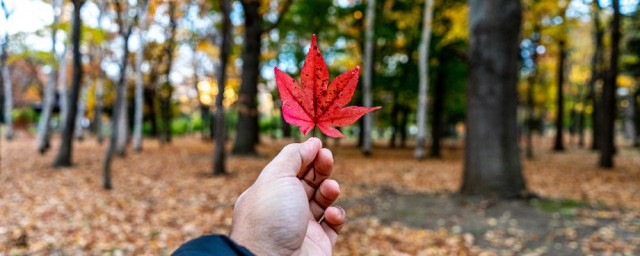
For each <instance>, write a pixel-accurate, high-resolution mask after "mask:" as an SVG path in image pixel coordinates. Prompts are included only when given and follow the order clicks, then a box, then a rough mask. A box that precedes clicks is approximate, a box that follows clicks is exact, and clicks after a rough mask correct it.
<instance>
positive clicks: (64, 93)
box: [58, 45, 69, 130]
mask: <svg viewBox="0 0 640 256" xmlns="http://www.w3.org/2000/svg"><path fill="white" fill-rule="evenodd" d="M68 51H69V46H68V45H65V46H64V50H63V51H62V58H60V64H59V66H58V67H59V70H58V72H59V74H58V107H59V108H60V109H59V115H58V116H59V119H60V121H59V122H60V123H59V128H60V129H61V130H62V127H63V126H64V120H66V119H67V115H68V114H69V103H68V102H69V100H68V99H69V93H68V85H67V83H68V81H67V75H68V74H69V65H68V64H67V60H68V56H67V55H68V53H69V52H68Z"/></svg>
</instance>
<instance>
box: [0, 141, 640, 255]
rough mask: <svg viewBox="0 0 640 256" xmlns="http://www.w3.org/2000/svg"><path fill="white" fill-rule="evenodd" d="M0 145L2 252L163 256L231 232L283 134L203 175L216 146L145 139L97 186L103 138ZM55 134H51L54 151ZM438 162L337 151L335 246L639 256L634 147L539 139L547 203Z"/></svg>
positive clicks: (448, 160) (457, 158)
mask: <svg viewBox="0 0 640 256" xmlns="http://www.w3.org/2000/svg"><path fill="white" fill-rule="evenodd" d="M21 136H22V137H21V138H20V139H17V140H14V141H10V142H9V141H2V142H1V144H0V153H1V162H0V216H2V218H0V255H23V254H29V255H78V254H79V255H167V254H170V253H171V252H172V251H173V250H175V248H177V247H178V246H179V245H180V244H181V243H183V242H184V241H186V240H188V239H192V238H195V237H198V236H200V235H202V234H207V233H211V232H214V233H223V234H226V233H228V231H229V228H230V225H231V213H232V210H233V209H232V207H233V204H234V202H235V200H236V198H237V196H238V195H240V193H241V192H242V191H243V190H244V189H246V188H247V187H248V186H249V185H250V184H251V183H252V181H253V180H254V179H255V177H256V176H257V175H258V173H259V171H260V170H261V169H262V168H263V166H264V165H265V164H266V163H267V162H268V161H269V160H270V159H271V158H273V157H274V156H275V155H276V154H277V152H278V151H279V149H280V148H282V146H283V145H285V144H286V143H290V142H291V141H288V140H271V139H269V138H264V139H263V142H262V143H261V145H260V146H259V153H260V156H258V157H237V156H230V158H229V159H228V169H229V174H228V175H226V176H223V177H213V176H211V175H209V172H210V168H211V159H212V148H213V146H212V143H211V142H210V141H209V142H207V141H202V140H200V139H199V138H197V137H195V136H192V137H181V138H177V139H175V140H174V141H173V142H172V143H171V144H169V145H160V144H158V143H157V142H156V141H154V140H146V141H145V144H144V150H143V152H142V153H140V154H136V153H133V152H129V153H128V154H127V156H126V157H125V158H117V159H116V160H115V161H114V174H113V175H114V180H113V183H114V190H112V191H104V190H103V189H102V188H101V182H102V176H101V175H102V174H101V164H102V159H103V156H104V150H105V148H106V145H99V144H97V143H96V142H95V140H94V139H93V138H90V139H87V140H85V141H82V142H78V143H76V144H75V146H74V147H75V149H74V152H75V153H74V162H75V163H76V164H75V166H74V167H72V168H67V169H53V168H51V167H50V166H51V163H52V160H53V157H54V153H55V152H53V151H51V152H48V153H47V154H46V155H44V156H40V155H39V154H37V153H36V149H35V138H32V137H28V136H27V135H21ZM57 143H58V141H57V140H55V139H54V147H53V148H54V149H55V148H56V146H57ZM447 145H448V146H446V147H445V151H444V156H443V158H441V159H427V160H424V161H416V160H413V158H412V155H413V154H412V150H411V149H410V148H406V149H390V148H387V147H383V146H382V144H381V145H378V147H376V148H375V149H374V154H373V156H371V157H364V156H362V154H361V153H360V151H359V150H357V148H356V147H355V146H353V143H352V142H349V141H345V142H342V143H341V144H340V145H334V143H333V141H329V142H328V143H327V145H326V146H327V147H329V148H330V149H331V150H332V151H333V153H334V156H335V160H336V166H335V169H334V175H333V178H335V179H336V180H338V181H339V182H340V183H341V190H342V194H343V196H342V197H341V199H340V200H339V202H338V204H339V205H341V206H343V207H344V208H345V209H346V211H347V214H348V223H347V225H346V227H345V229H344V230H343V232H342V235H341V237H340V238H339V241H338V243H337V246H336V254H338V255H640V154H638V152H637V151H634V149H632V148H626V147H622V148H621V149H620V150H619V153H618V156H617V159H616V163H617V167H616V168H615V169H613V170H604V169H598V168H596V163H597V160H598V158H597V157H598V156H597V154H596V153H594V152H591V151H589V150H587V149H577V148H575V147H574V148H571V149H569V150H568V151H566V152H564V153H553V152H551V151H550V150H548V148H550V145H547V141H546V140H541V141H538V145H539V147H538V149H537V151H536V157H535V159H533V160H523V166H524V174H525V177H526V180H527V184H528V187H529V189H530V190H531V191H532V192H534V193H535V194H536V195H538V196H540V197H541V198H542V199H535V200H530V201H498V200H494V199H491V198H475V197H461V196H458V195H455V191H456V190H457V188H458V187H459V186H460V180H461V175H462V156H463V150H462V147H460V146H459V143H455V142H452V143H448V144H447Z"/></svg>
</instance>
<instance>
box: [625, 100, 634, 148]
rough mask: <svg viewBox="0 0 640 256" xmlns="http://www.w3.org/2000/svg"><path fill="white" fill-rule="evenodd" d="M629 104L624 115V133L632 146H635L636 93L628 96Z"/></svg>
mask: <svg viewBox="0 0 640 256" xmlns="http://www.w3.org/2000/svg"><path fill="white" fill-rule="evenodd" d="M627 102H629V105H628V106H627V107H626V109H625V110H626V111H625V113H624V131H625V137H626V138H627V139H629V140H630V141H631V142H632V144H635V140H636V120H635V117H636V113H635V112H636V96H635V94H634V93H631V92H630V93H629V94H628V95H627Z"/></svg>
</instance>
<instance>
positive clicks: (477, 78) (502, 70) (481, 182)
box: [461, 0, 525, 198]
mask: <svg viewBox="0 0 640 256" xmlns="http://www.w3.org/2000/svg"><path fill="white" fill-rule="evenodd" d="M468 4H469V42H470V44H469V45H470V47H469V78H468V83H469V85H468V92H467V93H468V96H467V100H468V105H467V122H466V135H467V136H466V149H465V163H464V177H463V184H462V189H461V192H462V193H464V194H469V195H491V196H498V197H501V198H510V197H517V196H521V195H522V193H523V192H524V191H525V183H524V178H523V176H522V171H521V165H520V153H519V150H518V128H517V112H516V110H517V105H518V102H517V98H518V97H517V88H516V87H517V79H518V78H517V74H518V69H517V67H518V64H517V63H518V53H519V47H518V44H519V35H520V25H521V22H522V9H521V8H522V6H521V3H520V1H513V0H469V1H468Z"/></svg>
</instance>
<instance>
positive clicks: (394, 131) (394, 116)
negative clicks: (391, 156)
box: [389, 90, 400, 148]
mask: <svg viewBox="0 0 640 256" xmlns="http://www.w3.org/2000/svg"><path fill="white" fill-rule="evenodd" d="M399 107H400V106H399V104H398V91H397V90H394V91H393V105H392V107H391V137H390V138H389V147H390V148H395V147H396V138H397V137H398V128H399V127H398V108H399Z"/></svg>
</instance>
